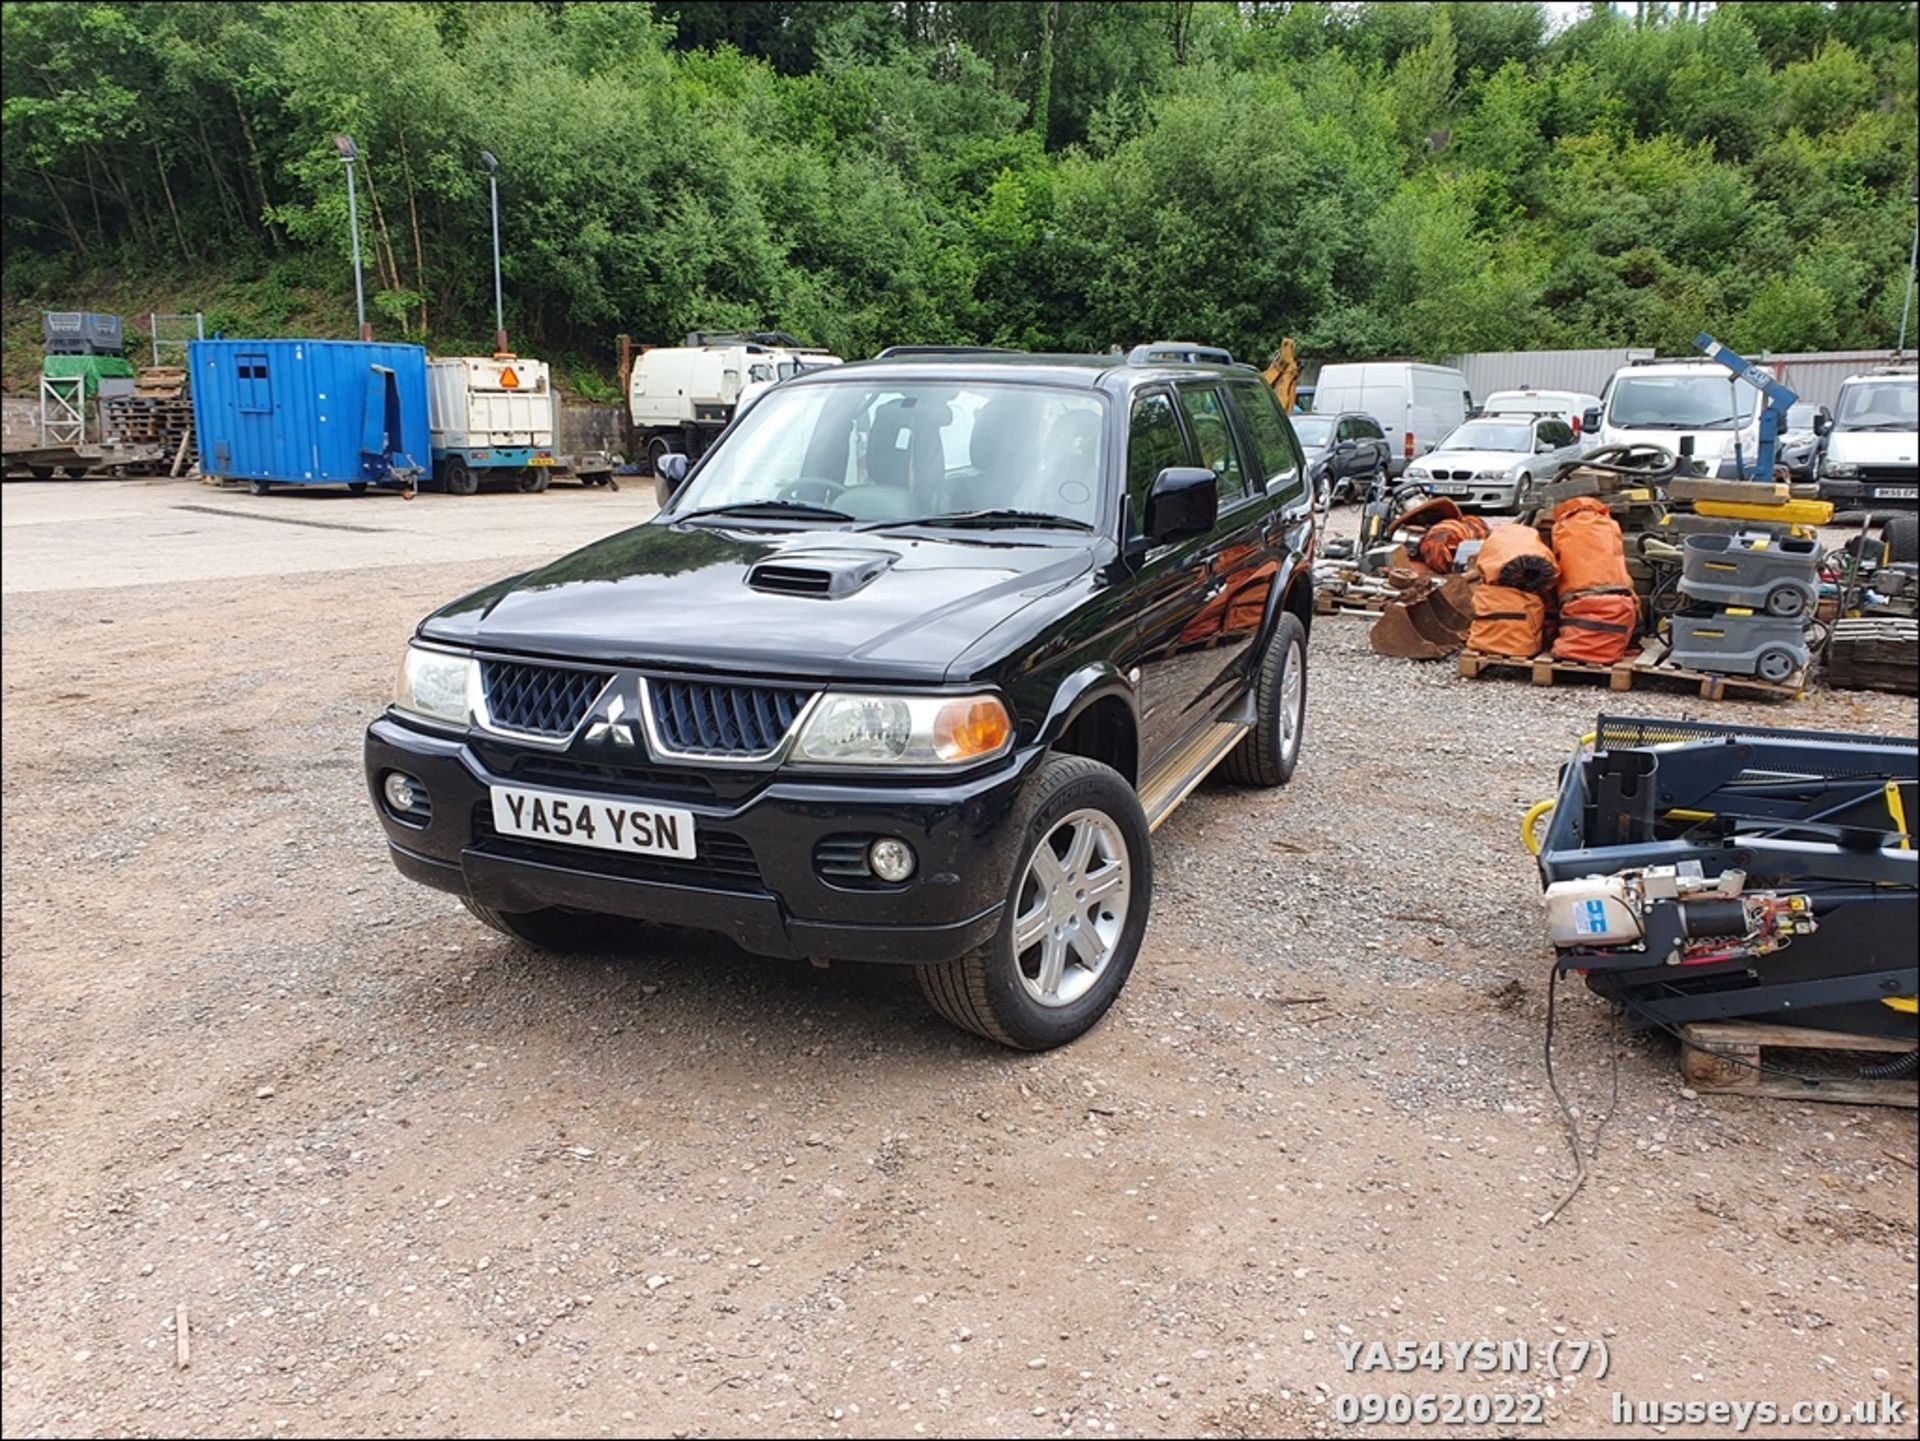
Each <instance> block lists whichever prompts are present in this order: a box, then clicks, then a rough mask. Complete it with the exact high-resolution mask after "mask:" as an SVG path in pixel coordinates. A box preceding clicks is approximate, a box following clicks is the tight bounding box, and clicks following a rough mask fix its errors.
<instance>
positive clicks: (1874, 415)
mask: <svg viewBox="0 0 1920 1441" xmlns="http://www.w3.org/2000/svg"><path fill="white" fill-rule="evenodd" d="M1820 498H1821V499H1822V500H1830V501H1832V502H1833V503H1834V504H1835V505H1838V506H1841V507H1843V508H1847V507H1853V506H1858V505H1861V504H1863V503H1864V504H1870V505H1873V506H1876V507H1880V506H1887V507H1890V508H1898V509H1901V510H1911V509H1914V508H1915V507H1916V506H1920V370H1916V369H1915V367H1914V366H1913V365H1912V364H1911V363H1909V364H1906V365H1887V366H1883V367H1881V368H1880V369H1878V370H1870V371H1866V372H1864V373H1862V374H1860V375H1849V376H1848V377H1847V378H1846V380H1845V381H1844V382H1843V383H1842V384H1841V386H1840V398H1839V400H1838V401H1836V402H1835V403H1834V416H1833V431H1832V433H1831V434H1829V435H1828V436H1827V449H1826V454H1825V455H1824V456H1822V457H1821V460H1820Z"/></svg>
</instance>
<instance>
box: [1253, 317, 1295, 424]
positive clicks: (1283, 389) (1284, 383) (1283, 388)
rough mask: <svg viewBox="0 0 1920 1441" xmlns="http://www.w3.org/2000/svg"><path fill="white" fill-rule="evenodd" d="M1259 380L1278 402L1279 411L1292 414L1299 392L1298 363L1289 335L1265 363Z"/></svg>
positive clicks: (1291, 338)
mask: <svg viewBox="0 0 1920 1441" xmlns="http://www.w3.org/2000/svg"><path fill="white" fill-rule="evenodd" d="M1260 378H1261V379H1262V380H1264V381H1266V383H1267V389H1269V390H1271V391H1272V392H1273V398H1274V399H1275V400H1277V401H1279V402H1280V409H1281V410H1283V411H1285V412H1286V413H1287V414H1288V415H1291V414H1293V402H1294V398H1295V397H1296V396H1297V395H1298V393H1299V390H1300V361H1299V360H1298V358H1296V357H1295V355H1294V353H1293V337H1292V336H1291V335H1289V336H1288V337H1287V338H1286V339H1285V340H1283V341H1281V342H1280V348H1279V349H1278V350H1276V351H1274V353H1273V357H1272V358H1271V359H1270V360H1268V361H1267V368H1266V369H1265V370H1263V371H1261V372H1260Z"/></svg>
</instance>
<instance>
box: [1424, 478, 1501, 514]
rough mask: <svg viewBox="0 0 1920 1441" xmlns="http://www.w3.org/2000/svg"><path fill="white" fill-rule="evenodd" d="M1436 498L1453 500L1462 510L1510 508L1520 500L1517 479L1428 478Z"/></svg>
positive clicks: (1427, 482) (1428, 483)
mask: <svg viewBox="0 0 1920 1441" xmlns="http://www.w3.org/2000/svg"><path fill="white" fill-rule="evenodd" d="M1425 484H1427V485H1430V486H1432V487H1433V494H1434V496H1435V497H1436V498H1440V497H1444V498H1446V499H1447V500H1451V501H1453V502H1454V503H1455V504H1456V505H1458V506H1459V507H1460V508H1461V509H1462V510H1512V509H1513V508H1514V507H1515V506H1516V505H1517V504H1518V503H1519V500H1520V482H1519V481H1517V480H1429V481H1426V482H1425Z"/></svg>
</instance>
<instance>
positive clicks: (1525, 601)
mask: <svg viewBox="0 0 1920 1441" xmlns="http://www.w3.org/2000/svg"><path fill="white" fill-rule="evenodd" d="M1499 529H1500V530H1529V529H1531V527H1530V526H1523V525H1507V526H1501V527H1499ZM1496 533H1497V532H1496ZM1546 639H1547V603H1546V601H1544V600H1543V599H1541V598H1540V597H1539V596H1537V595H1534V594H1532V593H1531V592H1529V591H1524V590H1515V589H1514V588H1513V587H1512V586H1507V585H1482V586H1476V587H1475V588H1474V592H1473V628H1472V629H1471V630H1469V631H1468V632H1467V649H1468V650H1477V651H1479V652H1480V653H1481V654H1482V655H1513V656H1519V657H1521V658H1522V659H1523V660H1531V659H1532V658H1533V657H1534V656H1537V655H1539V654H1540V652H1541V651H1543V650H1545V649H1546V648H1547V647H1546Z"/></svg>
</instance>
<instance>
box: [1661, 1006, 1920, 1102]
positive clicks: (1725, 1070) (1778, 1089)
mask: <svg viewBox="0 0 1920 1441" xmlns="http://www.w3.org/2000/svg"><path fill="white" fill-rule="evenodd" d="M1680 1031H1681V1034H1682V1035H1684V1036H1685V1037H1686V1038H1687V1041H1688V1042H1689V1044H1688V1045H1686V1046H1684V1047H1683V1048H1682V1049H1681V1051H1680V1074H1681V1075H1683V1076H1684V1077H1686V1081H1687V1084H1688V1085H1689V1086H1692V1087H1693V1088H1694V1089H1695V1090H1697V1091H1707V1092H1712V1093H1713V1094H1714V1095H1720V1096H1769V1097H1773V1098H1776V1099H1779V1100H1787V1101H1837V1102H1839V1103H1841V1104H1843V1105H1849V1106H1905V1107H1906V1108H1907V1109H1908V1110H1913V1109H1915V1105H1916V1101H1920V1086H1916V1085H1915V1083H1914V1078H1913V1077H1912V1076H1903V1077H1901V1078H1900V1079H1898V1080H1892V1081H1865V1080H1861V1079H1860V1078H1859V1077H1857V1076H1845V1075H1836V1076H1835V1077H1834V1078H1833V1079H1832V1080H1827V1079H1825V1078H1824V1077H1823V1078H1822V1079H1821V1081H1820V1084H1819V1085H1817V1086H1809V1085H1807V1084H1806V1083H1804V1082H1802V1081H1797V1080H1795V1079H1793V1077H1792V1076H1781V1075H1774V1074H1772V1073H1771V1072H1769V1071H1758V1070H1755V1069H1753V1068H1754V1067H1755V1066H1759V1065H1763V1064H1764V1065H1767V1066H1770V1067H1774V1068H1776V1069H1778V1070H1783V1071H1794V1072H1804V1071H1805V1070H1806V1068H1807V1065H1808V1062H1807V1061H1805V1060H1804V1059H1803V1060H1801V1061H1800V1063H1799V1064H1797V1065H1796V1064H1795V1063H1794V1059H1793V1058H1792V1057H1791V1055H1788V1056H1784V1057H1783V1055H1782V1054H1781V1053H1782V1052H1793V1051H1828V1052H1833V1051H1852V1052H1862V1053H1866V1054H1870V1055H1876V1056H1888V1055H1892V1056H1899V1055H1905V1054H1906V1053H1907V1052H1908V1051H1911V1050H1912V1049H1913V1048H1914V1044H1915V1043H1914V1041H1913V1040H1912V1038H1910V1037H1909V1038H1906V1039H1900V1038H1897V1037H1893V1036H1850V1035H1844V1034H1842V1033H1841V1032H1839V1031H1815V1030H1809V1029H1807V1028H1806V1027H1804V1026H1776V1025H1772V1024H1770V1023H1768V1022H1765V1021H1698V1022H1695V1023H1694V1024H1693V1025H1690V1026H1682V1027H1681V1028H1680ZM1695 1047H1700V1048H1702V1049H1698V1050H1696V1049H1695ZM1708 1052H1717V1053H1718V1054H1707V1053H1708ZM1722 1057H1732V1058H1733V1059H1725V1060H1723V1059H1722Z"/></svg>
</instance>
